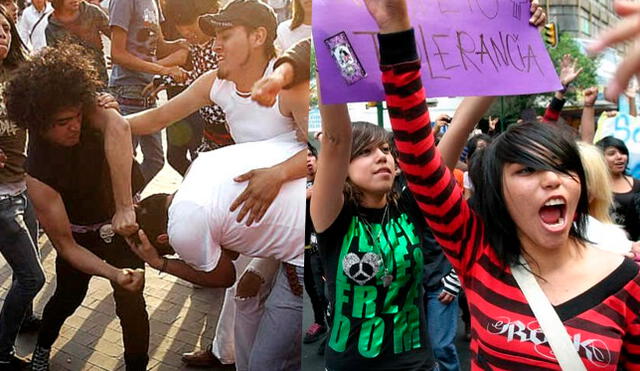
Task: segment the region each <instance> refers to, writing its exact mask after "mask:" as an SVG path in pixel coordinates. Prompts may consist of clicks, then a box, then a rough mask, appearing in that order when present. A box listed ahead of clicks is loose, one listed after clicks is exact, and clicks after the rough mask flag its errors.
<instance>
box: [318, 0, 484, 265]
mask: <svg viewBox="0 0 640 371" xmlns="http://www.w3.org/2000/svg"><path fill="white" fill-rule="evenodd" d="M365 2H366V4H367V8H368V10H369V13H371V15H372V16H373V18H374V19H375V20H376V23H377V24H378V26H379V27H380V34H379V36H378V40H379V43H380V56H381V69H382V81H383V85H384V89H385V95H386V101H387V107H388V112H389V117H390V119H391V126H392V128H393V132H394V138H395V141H396V147H397V149H398V160H399V164H400V167H401V168H402V171H403V173H404V174H405V176H406V178H407V182H408V184H409V188H410V190H411V192H412V193H413V194H414V196H415V199H416V201H417V203H418V206H419V207H420V210H421V212H422V214H423V216H424V217H425V219H426V221H427V222H428V224H429V226H430V227H431V229H432V231H433V234H434V236H435V237H436V240H437V241H438V243H439V244H440V245H441V246H442V247H443V250H444V252H445V254H446V255H447V257H448V259H449V261H450V262H451V264H452V265H453V267H454V269H455V270H456V271H457V272H458V273H459V274H460V275H461V276H463V277H464V276H466V274H467V273H468V272H469V270H470V269H471V266H472V264H473V263H474V262H475V261H476V260H477V258H478V257H479V255H480V253H481V251H480V248H479V247H480V246H481V241H482V233H483V230H484V228H483V227H482V224H481V223H480V222H479V219H478V218H477V217H476V216H475V214H473V213H472V212H471V210H470V209H469V206H468V204H467V203H466V201H464V199H463V197H462V190H461V189H460V187H458V186H457V185H456V183H455V180H454V178H453V176H452V174H451V172H450V171H449V170H448V169H447V168H446V167H445V164H444V162H443V160H442V158H441V156H440V152H439V151H438V149H437V148H436V146H435V140H434V137H433V133H432V129H431V125H430V120H429V112H428V110H427V104H426V101H425V98H426V94H425V90H424V88H423V87H422V80H421V74H420V61H419V59H418V53H417V49H416V44H415V37H414V33H413V30H412V29H411V28H410V25H409V18H408V15H407V9H406V4H405V0H365ZM316 176H317V175H316ZM314 197H315V194H314ZM312 201H313V198H312Z"/></svg>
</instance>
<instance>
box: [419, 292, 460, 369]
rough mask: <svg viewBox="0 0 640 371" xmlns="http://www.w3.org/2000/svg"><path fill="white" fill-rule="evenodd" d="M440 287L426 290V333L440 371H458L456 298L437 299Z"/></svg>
mask: <svg viewBox="0 0 640 371" xmlns="http://www.w3.org/2000/svg"><path fill="white" fill-rule="evenodd" d="M441 292H442V289H441V288H439V289H437V290H432V291H426V292H425V295H424V309H425V311H426V316H427V333H428V335H429V340H430V341H431V348H433V355H434V356H435V357H436V362H437V363H438V367H439V369H440V370H441V371H453V370H455V371H458V370H460V363H459V361H458V352H457V351H456V345H455V338H456V331H457V324H458V298H457V297H456V298H455V299H454V300H453V301H452V302H451V303H449V304H443V303H442V302H440V300H438V295H440V293H441Z"/></svg>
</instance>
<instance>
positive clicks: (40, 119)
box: [5, 44, 103, 133]
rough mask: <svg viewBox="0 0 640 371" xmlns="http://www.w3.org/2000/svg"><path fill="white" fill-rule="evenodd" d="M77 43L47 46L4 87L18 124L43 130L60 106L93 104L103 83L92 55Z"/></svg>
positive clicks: (31, 128)
mask: <svg viewBox="0 0 640 371" xmlns="http://www.w3.org/2000/svg"><path fill="white" fill-rule="evenodd" d="M87 53H88V52H87V51H86V49H84V48H83V47H81V46H80V45H77V44H67V45H64V47H60V48H49V47H47V48H44V49H42V51H41V52H39V53H38V54H36V55H35V56H34V57H33V58H32V59H31V60H30V61H28V62H27V63H23V64H22V65H21V66H20V67H19V68H18V69H17V70H16V71H15V72H14V73H13V74H12V77H11V79H10V80H9V82H8V84H7V87H6V90H5V102H6V106H7V114H8V117H9V119H10V120H11V121H13V122H15V123H17V125H18V126H20V127H22V128H24V129H28V130H30V131H32V132H34V133H42V132H43V131H46V130H47V129H49V128H50V127H51V126H52V124H53V123H52V121H51V118H52V117H53V115H55V114H56V113H57V112H59V111H60V110H61V109H66V108H71V107H78V106H81V107H82V108H83V110H85V109H87V108H90V107H93V105H94V104H95V101H96V92H97V91H98V90H99V89H100V88H101V87H102V86H103V83H102V81H101V80H100V75H99V74H98V71H97V70H96V68H95V67H94V65H93V63H92V61H93V59H92V58H91V56H90V55H89V54H87Z"/></svg>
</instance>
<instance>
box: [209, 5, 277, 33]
mask: <svg viewBox="0 0 640 371" xmlns="http://www.w3.org/2000/svg"><path fill="white" fill-rule="evenodd" d="M198 24H199V26H200V29H201V30H202V32H204V33H205V34H207V35H209V36H215V33H216V31H217V30H218V29H222V28H229V27H234V26H248V27H251V28H258V27H264V28H266V29H267V37H268V38H269V39H271V40H275V38H276V31H277V28H278V22H277V20H276V14H275V12H274V11H273V9H272V8H271V7H270V6H269V5H267V4H265V3H263V2H260V1H257V0H234V1H232V2H230V3H228V4H227V5H226V6H225V7H224V8H222V10H220V11H219V12H218V13H217V14H205V15H203V16H201V17H200V18H199V19H198Z"/></svg>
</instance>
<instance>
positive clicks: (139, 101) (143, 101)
mask: <svg viewBox="0 0 640 371" xmlns="http://www.w3.org/2000/svg"><path fill="white" fill-rule="evenodd" d="M117 101H118V104H120V105H123V106H133V107H143V108H149V107H151V106H153V105H154V104H155V102H156V100H155V99H154V98H152V97H149V98H127V97H118V99H117Z"/></svg>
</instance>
